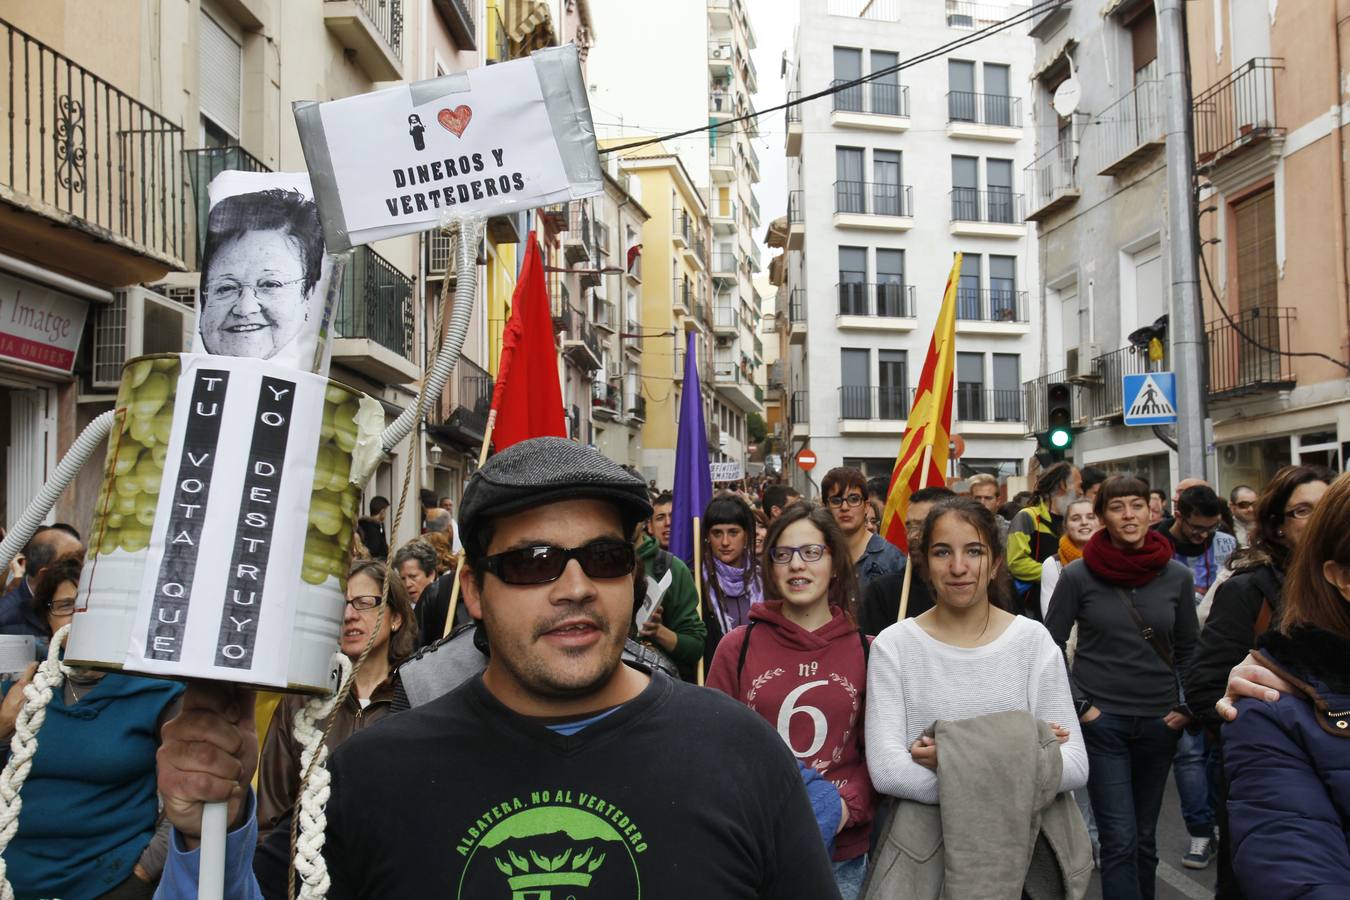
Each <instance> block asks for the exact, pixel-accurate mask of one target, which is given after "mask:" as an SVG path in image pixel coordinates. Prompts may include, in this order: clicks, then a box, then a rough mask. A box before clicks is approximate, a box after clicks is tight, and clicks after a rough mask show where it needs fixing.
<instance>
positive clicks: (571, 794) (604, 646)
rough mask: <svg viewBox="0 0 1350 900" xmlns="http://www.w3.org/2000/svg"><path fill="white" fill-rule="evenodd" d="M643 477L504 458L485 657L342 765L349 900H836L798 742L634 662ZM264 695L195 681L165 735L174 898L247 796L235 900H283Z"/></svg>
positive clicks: (611, 466)
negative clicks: (207, 806) (266, 810)
mask: <svg viewBox="0 0 1350 900" xmlns="http://www.w3.org/2000/svg"><path fill="white" fill-rule="evenodd" d="M650 515H651V504H650V503H649V502H648V499H647V488H646V485H644V484H643V483H642V481H641V480H640V479H638V478H635V477H634V476H632V475H631V474H629V473H627V472H625V471H624V470H623V469H622V468H620V467H619V466H618V465H616V464H615V463H613V462H611V461H610V460H608V459H606V458H605V457H604V456H602V455H600V454H599V453H597V452H596V451H594V450H592V449H590V448H588V447H585V446H582V445H580V444H576V443H573V442H571V441H566V440H563V439H561V438H535V439H533V440H528V441H522V442H521V443H518V444H515V445H514V446H512V447H510V448H508V449H507V450H505V451H503V452H502V453H499V454H497V455H496V456H494V457H493V458H492V459H491V460H489V461H488V463H487V465H485V466H484V467H483V468H482V469H481V470H480V471H479V472H478V473H477V474H476V475H475V476H474V477H473V480H472V481H471V482H470V484H469V487H468V489H467V490H466V491H465V494H464V498H463V501H462V503H461V505H460V534H461V535H462V538H463V541H464V550H465V555H466V563H465V571H464V581H463V592H464V602H465V604H466V605H467V606H468V608H469V610H470V612H471V613H472V614H473V616H474V618H476V619H480V620H481V623H482V624H481V626H480V627H482V628H483V629H485V630H486V633H487V641H488V645H489V647H490V654H489V658H488V663H487V668H486V670H485V671H484V672H483V673H482V675H481V676H476V677H474V678H472V679H470V680H469V681H467V682H466V683H464V684H463V685H461V686H460V687H458V688H456V689H455V690H453V691H451V692H450V693H448V694H446V695H444V696H442V697H440V698H438V699H436V700H433V701H431V702H429V703H426V704H425V705H422V706H418V707H415V708H414V709H411V710H409V711H407V712H403V713H399V714H397V715H394V716H391V717H389V718H387V719H385V720H384V721H383V722H381V723H380V724H379V725H378V726H377V727H373V728H370V729H367V730H365V731H361V732H358V733H357V734H355V735H354V736H352V737H351V738H350V739H348V741H347V742H346V743H344V744H343V745H342V746H341V747H340V748H339V749H338V750H337V751H336V753H335V754H334V755H333V757H332V760H331V761H330V764H329V768H330V770H331V772H332V795H331V798H330V800H329V802H328V808H327V830H326V836H327V842H326V844H325V845H324V856H325V858H326V860H327V863H328V870H329V873H330V875H331V877H332V887H331V889H330V890H329V892H328V896H329V897H330V898H334V900H340V898H349V897H350V898H354V897H370V898H386V897H448V898H461V900H491V898H503V900H506V898H510V897H569V896H575V897H577V898H587V900H633V898H635V897H642V898H644V900H648V898H650V900H663V898H670V900H675V898H679V900H685V898H690V897H696V898H708V900H712V898H717V900H737V898H773V900H786V898H810V900H819V898H827V900H828V898H832V897H834V898H837V897H838V896H839V894H838V891H837V889H836V888H835V884H834V879H833V877H832V872H831V868H830V864H829V861H828V859H827V857H826V854H825V848H824V844H823V842H822V840H821V833H820V831H819V830H818V828H817V825H816V821H815V818H814V817H813V814H812V811H811V806H810V804H809V803H808V801H807V795H806V792H805V789H804V788H803V785H802V779H801V777H800V775H799V774H798V769H797V764H796V762H795V760H794V759H793V757H792V754H791V751H790V750H789V749H788V748H787V747H786V746H785V744H784V742H783V741H782V740H781V739H780V738H779V737H778V735H777V734H776V733H775V732H774V731H773V729H772V728H770V727H769V726H768V725H767V724H766V723H765V722H764V721H763V720H762V719H760V717H758V716H756V715H754V714H753V713H751V712H750V711H749V710H747V709H746V708H744V707H743V706H741V705H739V704H737V703H736V702H735V701H733V700H731V699H729V698H728V697H725V696H723V695H721V694H719V693H717V692H714V691H707V690H703V689H701V688H695V687H692V686H689V685H686V684H683V683H681V682H679V681H677V680H675V679H672V678H670V677H668V676H666V675H664V674H663V673H660V672H649V671H646V670H643V669H641V668H637V667H635V666H632V665H625V664H623V663H622V662H621V661H620V653H621V652H622V650H623V647H624V639H625V638H626V636H627V634H628V628H629V624H630V621H631V617H632V611H633V577H634V576H633V573H634V569H635V566H636V557H635V551H634V549H633V541H632V538H633V532H634V529H635V527H636V526H637V524H638V523H639V522H641V521H642V520H644V519H646V518H648V517H649V516H650ZM250 701H251V698H248V697H247V695H243V694H242V692H239V691H237V690H236V689H233V688H228V687H221V686H216V685H205V686H203V685H194V686H192V687H189V689H188V691H187V693H186V695H185V697H184V703H183V711H182V712H181V713H180V714H179V716H178V717H177V718H175V719H174V720H173V721H171V722H169V723H168V724H166V725H165V727H164V740H163V745H162V748H161V750H160V753H159V789H160V793H161V794H162V795H163V797H164V805H165V811H166V813H167V815H168V817H169V819H170V821H171V822H172V823H173V825H174V836H173V839H172V842H171V843H172V849H171V852H170V859H169V862H168V865H167V867H166V871H165V877H164V881H163V882H162V883H161V885H160V889H159V892H158V894H157V896H159V897H173V898H177V897H184V898H187V897H193V896H196V884H195V882H196V874H197V865H198V860H197V856H198V854H197V851H196V849H195V848H196V843H197V841H196V836H197V835H198V834H199V832H200V822H201V811H202V803H203V802H204V801H221V800H229V806H230V820H231V828H232V830H231V832H230V837H229V844H228V853H227V861H226V867H227V872H228V873H229V875H228V878H227V891H226V897H235V898H253V897H258V896H265V897H281V896H284V895H285V890H286V875H287V871H286V869H287V853H288V849H287V846H286V844H287V838H288V835H287V834H286V832H287V831H288V829H286V828H279V829H277V830H276V832H275V834H274V836H273V837H269V839H268V840H267V841H266V842H265V843H264V844H263V845H261V846H260V847H258V848H257V851H256V858H254V859H252V860H251V861H252V868H253V873H254V874H256V883H255V881H254V874H250V871H249V864H250V857H252V856H253V855H254V842H255V840H256V824H255V822H254V816H255V812H254V808H255V801H254V799H253V795H252V793H251V792H250V791H249V788H248V785H249V779H250V778H251V776H252V774H253V770H254V768H255V766H256V763H257V737H256V735H255V734H254V732H253V713H252V704H251V702H250Z"/></svg>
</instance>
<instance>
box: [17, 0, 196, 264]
mask: <svg viewBox="0 0 1350 900" xmlns="http://www.w3.org/2000/svg"><path fill="white" fill-rule="evenodd" d="M21 5H22V4H21ZM0 38H3V45H2V46H0V66H2V67H3V71H4V72H5V73H6V75H5V77H6V79H7V82H8V84H7V85H6V86H4V87H3V88H0V93H3V96H5V97H6V98H7V99H6V100H5V101H4V105H3V107H0V108H3V109H4V110H5V111H6V122H5V127H4V129H3V132H0V203H3V204H4V206H6V207H9V208H12V210H13V214H12V215H10V214H9V211H8V210H7V211H6V220H5V222H4V224H3V226H0V246H4V247H6V248H7V249H12V250H15V251H16V252H17V253H18V254H19V255H21V256H24V257H26V258H28V259H30V260H33V261H34V262H38V263H41V264H44V265H52V266H55V267H57V268H70V267H71V266H72V265H74V266H75V267H76V268H77V269H78V270H79V272H80V274H81V276H82V277H84V278H86V279H88V280H91V281H96V282H100V283H104V284H112V285H124V284H131V283H135V282H141V281H150V280H152V279H157V278H160V277H162V276H163V274H164V273H165V271H166V270H167V269H183V268H185V267H186V266H185V260H186V258H187V257H188V256H189V255H190V254H189V248H188V246H187V241H186V232H187V229H186V222H185V221H184V218H185V214H186V213H187V210H186V204H185V202H184V200H185V197H184V184H183V181H184V178H183V174H184V173H183V164H184V159H183V152H182V151H183V130H182V129H181V128H180V127H178V126H177V125H176V124H174V123H173V122H171V121H170V120H169V119H168V118H166V117H165V116H163V115H161V114H160V113H158V112H156V111H155V110H154V109H151V108H150V107H149V106H146V105H145V104H143V103H141V102H139V101H137V100H136V99H134V98H133V97H132V96H131V95H129V94H126V93H124V92H123V91H121V90H119V89H118V88H116V87H114V86H113V85H111V84H109V83H108V82H106V81H104V80H103V79H102V78H100V77H98V76H97V75H95V74H94V73H93V72H90V71H89V70H88V69H86V68H84V67H83V66H81V65H79V64H78V63H76V62H75V61H74V60H72V59H70V58H69V57H67V56H65V55H63V54H61V53H59V52H58V51H56V50H54V49H53V48H51V47H49V46H47V45H46V44H44V43H42V42H41V41H39V40H37V39H36V38H34V37H32V36H30V35H28V34H26V33H24V32H23V31H20V30H19V29H17V28H15V27H14V26H13V25H11V24H9V23H8V22H5V21H4V20H0ZM29 217H41V219H42V220H45V221H43V222H42V223H41V224H40V225H39V224H38V221H37V220H36V219H34V220H33V224H32V225H29V224H28V223H27V222H26V221H25V220H26V219H28V218H29ZM48 223H51V224H56V225H61V226H66V227H67V228H69V229H70V231H61V232H54V231H52V230H51V229H49V228H47V227H46V225H47V224H48Z"/></svg>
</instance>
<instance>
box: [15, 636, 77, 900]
mask: <svg viewBox="0 0 1350 900" xmlns="http://www.w3.org/2000/svg"><path fill="white" fill-rule="evenodd" d="M69 633H70V626H69V625H65V626H63V627H62V628H61V629H60V630H59V631H57V632H56V634H54V635H52V644H51V648H50V649H49V650H48V651H47V658H46V660H44V661H43V663H42V664H41V665H40V666H38V668H37V673H36V674H34V675H33V680H32V681H31V682H29V683H28V685H27V686H26V687H24V689H23V696H24V704H23V708H22V709H21V710H19V716H18V718H17V719H16V720H15V722H14V737H13V738H11V739H10V742H9V761H8V762H6V763H5V769H4V771H3V772H0V900H14V888H12V887H11V886H10V884H9V878H8V876H7V874H6V870H5V859H4V852H5V850H6V848H8V847H9V842H10V841H11V840H13V839H14V835H15V834H16V833H17V832H18V830H19V810H20V809H22V808H23V801H22V800H21V799H20V798H19V791H20V790H22V789H23V783H24V782H25V781H27V780H28V773H29V772H31V771H32V769H33V754H35V753H37V745H38V744H37V736H38V731H39V730H41V728H42V723H43V722H44V721H46V719H47V704H49V703H51V702H52V694H53V692H55V691H59V690H61V686H62V684H63V683H64V682H65V677H66V675H68V674H69V673H70V669H69V668H68V667H67V666H66V665H65V664H63V663H62V662H61V648H62V647H64V646H65V644H66V635H67V634H69Z"/></svg>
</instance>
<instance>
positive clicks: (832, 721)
mask: <svg viewBox="0 0 1350 900" xmlns="http://www.w3.org/2000/svg"><path fill="white" fill-rule="evenodd" d="M763 566H764V572H765V578H764V601H763V602H762V603H756V604H754V606H753V607H752V608H751V610H750V614H749V622H748V623H747V624H746V625H743V626H739V627H737V628H735V629H734V630H732V631H731V632H730V633H729V634H728V635H727V637H726V639H725V640H723V641H722V643H721V645H720V646H719V647H718V648H717V653H716V655H715V656H714V658H713V664H712V668H711V670H710V671H709V673H708V682H707V683H708V686H709V687H712V688H716V689H717V690H719V691H722V692H723V693H726V694H728V695H730V696H731V697H734V698H735V699H737V700H739V701H741V702H742V703H744V704H745V705H746V706H748V707H750V708H751V709H752V710H754V711H755V712H757V713H759V714H760V715H761V716H763V717H764V719H765V720H766V721H768V722H769V724H771V725H773V726H774V727H775V728H777V729H778V733H779V736H781V737H782V738H783V740H784V741H785V742H786V743H787V745H788V747H789V748H790V749H791V750H792V753H793V755H794V756H796V757H797V759H798V761H799V762H801V763H803V764H804V765H806V766H807V767H808V768H811V769H814V770H815V771H817V772H819V773H820V774H821V775H822V776H824V778H825V779H826V780H827V781H828V782H830V783H832V784H833V785H834V786H835V788H836V789H837V790H838V793H839V812H840V816H841V817H840V820H839V825H838V827H837V831H836V835H835V838H834V850H833V860H834V867H835V880H836V882H837V883H838V885H839V889H840V892H841V894H842V895H843V897H844V900H853V898H855V897H857V896H858V891H859V889H860V888H861V886H862V881H863V877H864V875H865V874H866V871H867V845H868V836H869V832H870V830H871V822H872V815H873V810H874V807H875V796H874V794H873V792H872V785H871V782H870V780H869V779H868V775H867V766H866V764H865V762H864V760H863V709H864V706H865V703H866V685H867V638H865V637H863V636H862V634H861V633H860V632H859V631H858V626H857V623H856V621H855V618H854V611H853V606H854V595H855V593H856V584H855V580H854V575H853V566H852V563H851V562H850V559H849V550H848V542H847V541H846V540H845V539H844V534H843V532H842V531H841V530H840V529H839V526H838V525H837V524H836V523H835V521H834V517H833V516H831V515H830V513H829V511H828V510H826V509H824V508H823V507H819V506H812V505H809V504H806V503H797V504H793V505H792V506H789V507H788V508H787V510H786V511H785V512H784V513H783V514H782V515H781V516H779V517H778V518H777V519H775V520H774V522H773V524H772V525H770V526H769V534H768V537H767V539H766V549H765V551H764V561H763Z"/></svg>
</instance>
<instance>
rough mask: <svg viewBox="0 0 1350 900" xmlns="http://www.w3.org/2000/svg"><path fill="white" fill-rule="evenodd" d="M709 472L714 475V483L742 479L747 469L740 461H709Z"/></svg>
mask: <svg viewBox="0 0 1350 900" xmlns="http://www.w3.org/2000/svg"><path fill="white" fill-rule="evenodd" d="M708 473H709V475H711V476H712V480H713V483H714V484H717V483H719V482H723V481H740V480H741V479H743V478H744V477H745V471H744V470H743V469H742V468H741V464H740V463H738V462H716V463H708Z"/></svg>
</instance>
